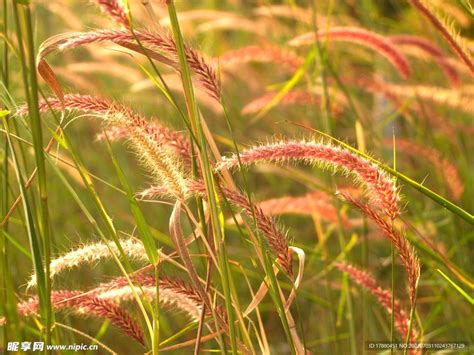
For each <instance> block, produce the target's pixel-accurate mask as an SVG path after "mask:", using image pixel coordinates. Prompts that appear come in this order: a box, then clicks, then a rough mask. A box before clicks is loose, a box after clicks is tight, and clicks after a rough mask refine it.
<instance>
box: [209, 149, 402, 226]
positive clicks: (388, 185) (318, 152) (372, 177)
mask: <svg viewBox="0 0 474 355" xmlns="http://www.w3.org/2000/svg"><path fill="white" fill-rule="evenodd" d="M292 161H303V162H306V163H320V164H322V165H323V167H328V168H333V169H336V170H337V169H339V170H342V171H343V172H345V173H348V174H352V175H353V176H355V177H356V179H357V181H358V182H360V183H361V184H363V185H364V186H365V188H366V191H367V194H368V196H369V197H370V198H371V199H372V200H373V201H374V202H376V203H377V204H378V205H379V206H381V208H382V209H383V211H384V213H385V214H386V215H387V216H388V217H389V218H391V219H394V218H396V217H397V216H398V215H399V214H400V208H399V206H398V201H399V195H398V189H397V187H396V185H395V182H394V179H392V178H390V177H389V176H388V175H387V174H386V173H385V172H384V171H383V170H382V169H381V168H379V167H378V166H377V165H375V164H374V163H372V162H370V161H369V160H367V159H365V158H362V157H361V156H359V155H357V154H355V153H353V152H351V151H349V150H348V149H345V148H343V147H338V146H333V145H330V144H324V143H318V142H314V141H304V140H303V141H282V142H277V143H273V144H268V145H262V146H256V147H253V148H250V149H247V150H245V151H243V152H242V153H240V162H241V163H242V164H244V165H249V164H255V163H258V162H275V163H284V162H292ZM238 165H239V159H238V157H237V156H235V155H234V156H231V157H229V158H227V157H223V158H222V162H221V163H219V164H218V165H217V167H216V170H223V169H229V168H234V167H237V166H238Z"/></svg>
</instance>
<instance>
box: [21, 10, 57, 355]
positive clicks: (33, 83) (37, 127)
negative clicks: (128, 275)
mask: <svg viewBox="0 0 474 355" xmlns="http://www.w3.org/2000/svg"><path fill="white" fill-rule="evenodd" d="M13 4H14V6H13V10H14V15H15V20H16V28H17V36H18V46H19V49H20V51H19V52H20V59H21V67H22V75H23V83H24V85H25V96H26V99H27V103H28V111H29V117H30V120H29V122H30V129H31V133H32V136H33V147H34V152H35V161H36V168H37V170H38V185H39V193H40V208H39V214H40V219H39V221H38V223H37V225H38V230H39V233H37V234H36V233H32V235H34V234H36V235H37V236H38V237H39V239H41V241H42V254H43V257H44V259H43V260H37V261H36V262H37V269H38V268H40V269H42V270H41V271H42V273H44V280H43V282H44V284H43V285H42V288H43V290H42V291H43V292H40V294H42V297H40V305H41V316H42V322H43V325H44V329H43V331H44V339H45V342H46V344H50V343H51V327H52V322H53V312H52V308H51V280H50V277H49V263H50V239H51V235H50V228H49V213H48V192H47V180H46V168H45V163H44V151H43V134H42V128H41V118H40V114H39V108H38V82H37V77H36V60H35V46H34V42H33V27H32V21H31V12H30V5H29V4H28V3H27V4H26V5H24V6H20V5H19V3H18V2H17V1H14V2H13ZM20 15H21V17H20ZM22 25H24V26H25V29H26V33H25V36H24V35H23V31H22ZM24 37H26V45H27V50H26V51H25V48H24V44H23V38H24ZM27 63H28V64H27ZM34 225H35V223H34V221H33V220H32V221H31V223H30V226H29V228H31V229H34V228H35V227H34ZM33 242H34V243H35V244H36V243H37V241H33ZM36 257H37V258H40V259H41V253H36ZM38 271H39V270H37V272H38ZM38 280H39V279H38ZM45 348H46V347H45ZM45 352H46V353H47V352H48V351H47V350H45Z"/></svg>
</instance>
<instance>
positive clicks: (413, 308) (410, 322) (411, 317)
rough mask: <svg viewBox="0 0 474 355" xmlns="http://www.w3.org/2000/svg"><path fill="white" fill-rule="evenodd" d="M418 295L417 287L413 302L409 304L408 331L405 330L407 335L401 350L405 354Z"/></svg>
mask: <svg viewBox="0 0 474 355" xmlns="http://www.w3.org/2000/svg"><path fill="white" fill-rule="evenodd" d="M417 297H418V288H416V290H415V296H414V297H413V302H412V304H411V309H410V320H409V322H408V332H407V337H406V341H405V350H404V351H403V355H407V353H408V344H409V343H410V340H411V332H412V329H413V321H414V317H415V310H416V301H417Z"/></svg>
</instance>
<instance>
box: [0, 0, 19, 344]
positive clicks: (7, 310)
mask: <svg viewBox="0 0 474 355" xmlns="http://www.w3.org/2000/svg"><path fill="white" fill-rule="evenodd" d="M2 32H3V36H4V46H3V63H2V80H3V85H4V86H5V89H6V90H8V88H9V81H10V80H9V79H10V72H9V71H10V66H9V48H8V43H7V42H8V41H9V36H8V10H7V0H3V26H2ZM9 117H10V116H9V115H8V114H7V115H5V116H4V117H2V121H3V123H4V125H5V127H6V126H7V125H8V120H9ZM6 128H7V127H6ZM3 149H4V156H3V161H2V164H1V165H2V171H1V172H0V174H1V176H0V181H1V185H2V187H1V191H2V198H1V201H0V213H1V214H2V216H3V215H5V214H6V213H7V211H8V203H9V198H8V195H9V194H8V193H9V191H8V188H9V160H8V157H9V145H8V140H7V139H6V138H5V144H4V146H3ZM0 232H8V224H5V225H2V226H0ZM8 255H9V243H8V241H7V238H6V236H5V235H4V234H3V233H2V235H1V236H0V258H1V260H0V267H1V275H2V284H1V287H2V292H1V297H0V302H1V303H2V306H1V309H2V310H3V312H4V314H5V315H6V317H7V318H8V319H9V322H8V324H6V325H4V327H3V339H15V338H18V334H17V329H16V328H17V322H18V318H17V314H16V309H15V307H13V305H14V304H16V299H15V294H14V291H13V290H14V286H13V284H12V277H11V274H10V271H9V261H8Z"/></svg>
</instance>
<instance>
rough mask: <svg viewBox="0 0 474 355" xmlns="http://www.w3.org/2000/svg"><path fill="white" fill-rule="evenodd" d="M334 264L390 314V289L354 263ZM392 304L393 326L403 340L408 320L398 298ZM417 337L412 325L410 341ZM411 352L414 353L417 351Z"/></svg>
mask: <svg viewBox="0 0 474 355" xmlns="http://www.w3.org/2000/svg"><path fill="white" fill-rule="evenodd" d="M336 266H337V268H338V269H339V270H341V271H343V272H346V273H347V274H348V275H349V277H350V278H351V279H352V280H353V281H354V282H356V283H357V284H358V285H359V286H361V287H363V288H364V289H366V290H367V291H368V292H370V293H371V294H372V295H373V296H374V297H375V298H376V299H377V301H378V302H379V303H380V304H381V305H382V307H384V309H385V310H386V311H387V313H388V314H392V293H391V291H390V290H386V289H383V288H381V287H380V286H379V285H378V284H377V281H376V280H375V278H374V277H373V276H372V275H370V274H369V273H368V272H366V271H363V270H361V269H359V268H357V267H355V266H354V265H350V264H347V263H345V262H338V263H337V264H336ZM394 306H395V307H394V309H393V314H394V318H395V327H396V329H397V331H398V333H399V334H400V336H401V338H402V340H403V341H404V340H405V339H406V337H407V334H408V329H409V323H410V320H409V318H408V315H407V313H406V312H405V311H404V310H403V309H402V307H401V305H400V302H399V301H398V300H395V302H394ZM417 338H418V331H417V330H416V327H412V332H411V334H410V342H412V343H415V342H416V340H417ZM411 353H412V354H416V353H418V352H411Z"/></svg>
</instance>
